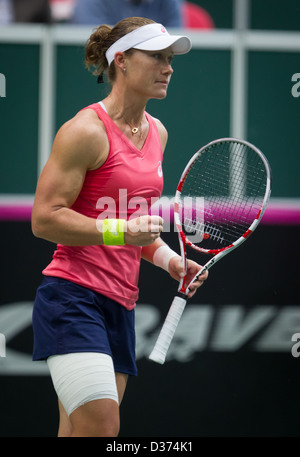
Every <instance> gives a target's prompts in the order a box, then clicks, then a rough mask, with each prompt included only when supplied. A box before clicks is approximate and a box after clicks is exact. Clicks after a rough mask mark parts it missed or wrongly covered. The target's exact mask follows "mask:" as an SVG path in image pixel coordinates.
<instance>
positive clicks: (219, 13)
mask: <svg viewBox="0 0 300 457" xmlns="http://www.w3.org/2000/svg"><path fill="white" fill-rule="evenodd" d="M198 3H199V4H201V5H202V6H203V7H204V8H206V9H207V10H208V11H209V12H210V13H211V15H212V16H213V18H214V20H215V23H216V26H217V27H218V28H230V27H231V26H232V1H231V0H222V1H221V2H220V1H219V0H203V1H202V0H201V2H199V1H198ZM299 11H300V2H299V1H296V0H290V1H286V2H285V3H284V5H283V4H282V3H281V2H279V1H271V0H264V1H258V0H252V9H251V26H252V28H253V29H266V30H280V29H282V30H296V29H297V28H298V30H299V27H300V20H299V16H300V14H299ZM39 53H40V48H39V46H38V45H21V44H0V73H3V74H4V75H5V77H6V86H7V88H6V98H0V138H1V142H0V169H1V179H0V194H6V193H8V194H33V193H34V192H35V186H36V181H37V174H38V171H37V154H38V128H39V126H38V103H39V85H38V78H39V64H40V54H39ZM56 58H57V61H56V80H55V84H56V94H55V100H54V101H55V113H54V117H55V123H54V126H55V132H56V131H57V130H58V129H59V127H60V126H61V125H62V124H63V123H64V122H65V121H66V120H68V119H69V118H70V117H72V116H74V115H75V114H76V112H77V111H78V110H80V109H81V108H83V107H85V106H87V105H88V104H90V103H93V102H96V101H98V100H100V99H101V98H102V97H104V96H105V95H106V94H107V92H108V91H109V86H108V85H107V84H105V85H98V84H97V83H96V77H94V76H93V75H92V74H91V73H90V72H88V70H87V69H86V68H85V66H84V48H83V47H81V46H75V45H74V46H73V45H72V46H69V45H59V46H58V47H57V53H56ZM174 70H175V72H174V75H173V77H172V82H171V85H170V88H169V92H168V96H167V98H166V99H165V100H163V101H158V100H152V101H150V102H149V104H148V107H147V110H148V111H149V112H150V113H151V114H152V115H153V116H155V117H158V118H159V119H160V120H161V121H162V122H163V123H164V125H165V126H166V127H167V129H168V131H169V142H168V145H167V148H166V151H165V159H164V174H165V188H164V194H173V193H174V190H175V188H176V185H177V181H178V178H179V175H180V173H181V170H182V168H183V166H184V165H185V163H186V162H187V160H188V158H189V157H190V156H191V155H192V154H193V153H194V152H196V151H197V150H198V149H199V148H200V147H201V146H202V145H204V144H206V143H207V142H208V141H211V140H213V139H216V138H221V137H223V136H229V135H230V71H231V52H230V51H226V50H202V49H194V50H192V51H191V52H190V53H189V54H187V55H185V56H178V57H177V58H175V61H174ZM299 72H300V51H299V52H274V51H268V52H267V51H250V52H249V53H248V80H249V87H248V103H247V111H248V112H247V139H248V140H250V141H252V142H253V143H255V144H256V145H257V146H258V147H259V148H261V149H262V151H263V152H264V153H265V154H266V156H267V157H268V159H269V161H270V163H271V166H272V172H273V191H272V196H273V197H300V186H299V182H298V174H299V165H300V159H299V147H300V133H299V130H300V129H299V121H300V97H299V98H294V97H293V96H292V93H291V89H292V86H293V84H295V83H293V82H292V81H291V78H292V75H293V74H294V73H299Z"/></svg>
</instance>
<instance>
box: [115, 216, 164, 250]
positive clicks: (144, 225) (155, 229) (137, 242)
mask: <svg viewBox="0 0 300 457" xmlns="http://www.w3.org/2000/svg"><path fill="white" fill-rule="evenodd" d="M162 230H163V219H162V218H161V217H160V216H149V215H146V216H140V217H137V218H135V219H131V220H129V221H127V222H126V224H125V233H124V241H125V244H132V245H134V246H148V245H149V244H152V243H153V242H154V241H155V240H156V239H157V238H159V237H160V234H161V232H162Z"/></svg>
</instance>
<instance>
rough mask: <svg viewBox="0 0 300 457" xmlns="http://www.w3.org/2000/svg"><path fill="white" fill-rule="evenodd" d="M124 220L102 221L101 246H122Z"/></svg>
mask: <svg viewBox="0 0 300 457" xmlns="http://www.w3.org/2000/svg"><path fill="white" fill-rule="evenodd" d="M124 227H125V219H104V221H103V226H102V234H103V244H105V245H106V246H120V245H124V244H125V242H124Z"/></svg>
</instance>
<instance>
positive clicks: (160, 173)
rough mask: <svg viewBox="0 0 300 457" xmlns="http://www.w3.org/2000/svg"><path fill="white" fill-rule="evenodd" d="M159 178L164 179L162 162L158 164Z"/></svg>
mask: <svg viewBox="0 0 300 457" xmlns="http://www.w3.org/2000/svg"><path fill="white" fill-rule="evenodd" d="M157 173H158V176H159V177H160V178H162V175H163V172H162V167H161V161H159V162H158V169H157Z"/></svg>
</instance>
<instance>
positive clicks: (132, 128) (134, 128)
mask: <svg viewBox="0 0 300 457" xmlns="http://www.w3.org/2000/svg"><path fill="white" fill-rule="evenodd" d="M123 118H124V121H125V122H126V124H128V125H129V127H130V128H131V133H132V135H136V134H137V133H138V132H139V130H140V129H141V133H140V136H141V135H142V128H141V127H142V121H141V122H140V125H139V126H138V127H132V125H131V124H129V122H128V121H127V120H126V119H125V117H124V116H123Z"/></svg>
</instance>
